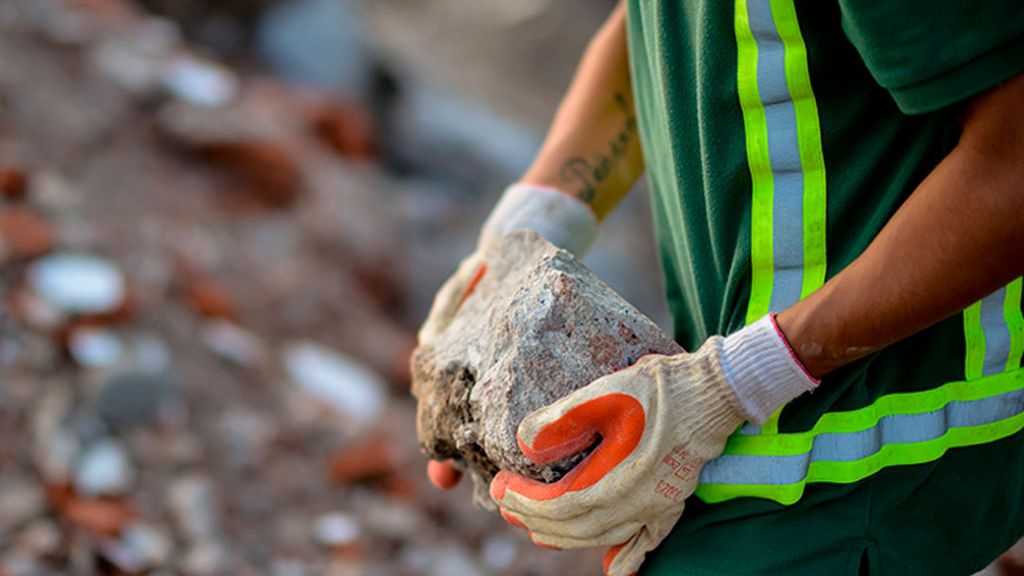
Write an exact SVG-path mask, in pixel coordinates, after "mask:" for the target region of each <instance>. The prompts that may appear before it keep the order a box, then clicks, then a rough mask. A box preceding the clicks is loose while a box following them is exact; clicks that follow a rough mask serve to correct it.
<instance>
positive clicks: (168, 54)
mask: <svg viewBox="0 0 1024 576" xmlns="http://www.w3.org/2000/svg"><path fill="white" fill-rule="evenodd" d="M0 53H2V54H4V58H3V59H0V169H2V170H4V171H5V172H4V174H5V176H4V177H5V178H6V177H8V176H9V175H11V174H13V175H17V176H20V177H23V178H24V179H25V180H26V182H27V183H26V185H25V186H24V187H23V189H22V190H21V191H20V192H19V191H18V190H17V189H19V187H18V186H8V185H7V184H5V185H4V186H6V187H5V188H4V189H5V190H14V192H6V194H7V195H8V196H10V198H9V199H7V200H3V201H0V238H3V246H4V250H3V256H0V265H2V269H0V290H2V296H3V308H2V312H0V574H3V575H4V576H21V575H35V574H46V575H49V574H54V575H56V574H83V575H87V574H160V575H166V574H190V575H191V574H197V575H200V574H275V575H281V576H284V575H289V576H290V575H299V574H331V575H343V574H345V575H347V574H368V575H378V574H381V575H404V574H409V575H415V574H429V575H438V576H440V575H448V574H470V575H472V574H492V573H493V574H499V573H500V574H538V575H544V574H556V573H564V566H565V565H566V563H567V562H568V563H570V564H571V565H574V566H593V567H595V568H596V566H598V563H597V558H596V556H595V555H594V554H589V555H582V556H578V555H574V554H570V553H563V554H554V553H551V552H543V551H540V550H537V549H535V548H533V547H532V546H530V545H529V543H528V541H527V540H526V539H525V538H524V537H523V536H521V535H519V534H517V533H515V532H513V531H511V530H510V529H509V528H508V527H507V526H506V525H505V524H504V523H503V522H502V521H500V519H497V518H495V517H492V516H491V515H488V514H485V513H483V512H481V511H479V510H477V509H475V508H473V507H472V506H471V504H470V494H469V491H468V488H465V487H463V488H461V489H459V490H456V491H454V492H452V493H449V494H442V493H439V492H437V491H435V490H434V489H433V488H432V487H430V486H428V485H427V483H426V479H425V477H424V475H423V473H422V469H423V465H424V460H423V458H422V457H421V456H420V455H419V453H418V451H417V449H416V444H415V439H414V431H413V420H414V418H413V412H414V410H413V404H412V401H411V399H410V398H409V396H408V391H407V385H408V373H407V357H408V353H409V350H410V349H411V346H412V342H413V337H414V328H415V325H416V323H417V322H418V318H419V317H421V316H422V313H423V299H424V296H423V293H425V292H426V293H428V294H429V292H430V291H432V290H433V286H436V282H437V281H438V279H439V278H440V277H443V274H445V272H444V271H443V270H444V269H445V268H446V267H448V266H450V265H451V263H452V262H453V260H454V259H457V257H458V256H457V254H458V252H459V250H464V249H465V246H466V245H467V244H468V243H469V242H471V241H472V240H471V235H472V228H473V227H474V224H473V223H472V222H470V221H468V219H467V218H466V217H465V214H466V209H465V207H464V206H463V205H464V199H462V198H459V197H452V196H451V195H450V194H449V193H448V192H447V191H446V189H445V188H444V187H443V186H438V185H437V184H436V182H435V181H433V180H431V181H419V180H416V179H415V178H413V179H410V178H404V179H401V180H399V179H396V178H395V177H393V176H392V175H390V174H388V173H387V172H386V171H384V170H383V169H382V168H381V164H380V163H379V162H378V161H377V160H376V159H375V158H376V156H375V154H374V152H373V150H374V146H373V144H372V140H373V137H372V130H370V135H369V136H367V134H366V132H365V130H364V128H365V114H364V113H363V112H362V111H361V110H360V108H359V106H358V105H351V104H349V105H345V106H342V105H339V104H338V103H336V102H334V101H333V100H332V99H331V98H330V97H329V96H327V95H325V94H321V93H313V92H310V91H302V92H300V91H297V90H293V89H289V88H285V87H283V86H281V85H279V84H278V83H276V82H274V81H272V80H267V79H261V78H257V77H254V76H251V75H249V74H246V73H243V74H242V75H241V76H240V77H236V80H238V81H239V82H240V84H239V86H238V88H237V90H235V91H234V92H232V96H231V97H230V98H229V99H228V101H227V102H225V103H222V104H223V105H222V106H221V107H219V108H213V109H211V108H208V107H206V106H204V105H201V104H200V103H197V102H196V98H200V99H201V98H203V97H205V96H203V94H206V96H210V94H209V91H210V90H209V86H205V87H204V85H203V82H202V81H197V80H196V79H197V78H198V77H201V76H202V73H199V72H197V69H196V68H195V67H193V68H188V67H187V66H186V68H188V70H187V71H186V73H187V74H191V76H189V78H191V79H192V81H197V82H198V83H199V84H200V88H198V90H199V92H200V95H199V96H196V95H195V94H194V93H193V94H190V93H188V91H187V90H186V91H185V92H182V91H181V90H178V91H175V90H174V89H171V88H168V87H167V86H166V85H165V84H166V77H165V76H166V69H165V68H164V66H165V65H166V63H167V62H168V61H170V60H173V59H174V58H176V57H179V56H182V55H184V54H194V50H193V49H192V47H190V46H189V45H187V44H181V43H180V42H179V41H178V40H176V39H175V38H174V35H173V34H170V38H168V34H167V28H166V26H165V25H163V24H160V25H154V23H153V22H152V21H145V20H143V19H141V17H140V16H139V15H138V14H136V13H135V12H133V11H132V10H130V9H127V7H126V6H124V5H122V4H121V3H120V2H116V1H113V0H110V1H90V2H58V1H45V2H39V1H36V0H11V1H9V2H5V3H4V4H3V5H2V6H0ZM200 61H202V60H200ZM219 73H223V74H226V76H227V77H228V78H232V77H234V76H233V75H232V73H230V71H223V70H221V71H220V72H219ZM153 76H156V77H159V78H158V79H157V80H154V78H153ZM193 88H194V87H193ZM204 90H205V92H204ZM214 92H216V90H214ZM229 92H230V91H229ZM325 110H326V112H325ZM325 115H326V117H328V118H329V119H330V120H331V121H333V122H335V123H334V124H332V123H331V122H327V123H326V126H327V128H324V126H325V124H324V122H325V121H324V120H323V118H324V117H325ZM239 126H241V127H242V128H239ZM332 126H334V130H333V131H332V129H331V127H332ZM338 126H341V128H339V127H338ZM335 132H343V133H345V134H347V135H346V136H338V135H337V134H336V133H335ZM325 134H326V136H325ZM318 135H319V136H318ZM339 142H340V143H339ZM481 209H482V208H480V207H477V208H475V209H474V212H473V213H478V212H479V211H480V210H481ZM67 251H70V252H74V253H78V254H89V255H93V256H98V257H101V258H103V259H105V261H106V262H108V263H110V264H112V265H113V266H115V267H116V268H117V270H119V272H120V274H122V275H123V278H124V280H125V286H126V290H127V296H126V298H124V299H123V301H120V302H119V303H118V305H117V307H116V309H114V310H111V311H109V313H108V312H104V313H103V314H83V313H75V312H71V311H67V310H60V309H59V306H55V305H54V302H52V301H50V300H48V299H47V298H48V296H47V294H46V293H45V290H41V289H40V288H39V286H38V285H36V284H33V282H32V281H31V270H33V266H35V265H37V264H38V263H40V262H42V261H44V260H43V259H44V258H46V256H47V255H48V254H49V255H52V254H54V253H58V252H67ZM431 255H434V256H433V258H434V260H432V261H431V260H429V259H430V258H431ZM421 272H422V274H421ZM225 333H228V334H229V335H232V336H228V337H225V336H224V334H225ZM89 338H92V340H90V339H89ZM96 338H99V341H100V342H101V343H104V344H103V346H101V350H103V351H105V352H110V349H109V346H111V345H112V344H111V342H113V343H115V344H116V347H117V350H116V353H111V354H113V356H111V355H109V354H108V355H104V354H103V353H101V354H100V356H99V357H97V356H95V355H90V353H89V352H88V351H87V350H86V351H83V350H82V349H80V348H76V346H77V344H75V343H79V344H80V343H82V342H86V341H90V342H96V341H97V340H96ZM303 342H315V343H316V344H317V345H318V346H320V347H323V348H326V349H329V350H331V351H333V354H335V356H332V357H331V358H332V361H333V362H335V363H336V364H341V365H342V366H343V367H347V368H351V367H352V366H361V367H363V368H364V369H365V370H367V371H369V374H370V376H364V375H362V374H361V373H355V374H351V373H346V372H344V371H342V372H339V369H338V367H337V366H336V365H334V366H332V367H329V368H328V369H327V373H328V375H327V380H328V382H327V383H326V384H325V385H326V386H328V387H330V386H332V385H333V386H340V387H342V388H344V387H347V386H355V385H356V383H355V382H352V381H349V380H346V378H349V379H352V380H355V381H358V384H359V386H362V387H363V388H365V389H367V390H369V391H370V392H368V393H370V395H371V397H375V396H374V395H378V396H380V397H382V398H384V399H385V403H384V404H383V405H382V406H381V405H377V404H373V403H372V402H371V403H370V404H367V403H366V402H364V401H362V400H360V399H359V398H355V399H353V398H352V397H350V396H349V397H342V398H340V399H339V398H334V399H333V400H331V399H330V398H327V399H325V398H324V397H323V396H317V394H316V393H314V392H310V390H309V385H307V386H305V387H303V386H302V384H303V382H302V380H303V377H302V375H301V374H299V375H297V374H296V372H295V370H294V367H293V366H290V365H289V363H288V362H289V360H288V359H289V355H288V353H289V351H295V350H296V349H298V348H300V347H301V345H302V343H303ZM104 346H107V348H104ZM307 360H308V358H307ZM307 364H308V362H307ZM307 368H308V366H307ZM321 374H322V373H321ZM126 379H127V380H126ZM126 386H127V387H128V389H129V390H130V391H131V393H127V394H126V393H124V392H125V390H126V388H125V387H126ZM364 400H365V399H364ZM111 446H112V448H111ZM96 461H99V462H102V463H103V464H104V466H100V467H99V469H100V473H97V468H96V466H95V465H94V464H92V463H93V462H96Z"/></svg>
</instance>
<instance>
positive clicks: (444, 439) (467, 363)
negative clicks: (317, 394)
mask: <svg viewBox="0 0 1024 576" xmlns="http://www.w3.org/2000/svg"><path fill="white" fill-rule="evenodd" d="M486 258H487V269H486V272H485V273H484V275H483V277H482V278H481V280H480V282H479V284H477V286H476V288H475V289H474V290H473V291H472V293H471V294H470V296H469V297H468V298H467V299H466V301H465V302H464V303H463V305H462V306H461V308H460V309H459V310H458V313H457V315H456V317H455V319H454V320H453V321H452V323H451V324H450V325H449V327H448V328H447V329H446V330H445V331H444V332H443V333H442V334H440V335H439V336H438V337H437V338H435V339H434V340H433V341H431V342H427V343H423V344H421V345H420V347H419V348H418V349H417V350H416V352H415V353H414V355H413V361H412V364H413V394H414V395H415V396H416V398H417V399H418V401H419V405H418V412H417V429H418V432H419V437H420V442H421V444H422V446H423V448H424V449H425V451H426V452H427V454H428V455H429V456H431V457H432V458H436V459H448V458H451V459H454V460H455V461H456V462H457V464H458V465H459V466H460V467H462V468H464V469H468V470H469V471H470V472H471V475H472V477H473V480H474V483H475V485H476V488H477V491H476V493H477V496H478V497H477V500H478V502H480V503H481V504H483V505H485V506H487V505H489V504H490V503H489V499H488V498H486V497H483V498H481V496H482V495H485V494H486V493H487V492H486V487H487V484H488V483H489V482H490V480H491V478H492V477H493V476H494V474H496V473H497V471H498V470H499V469H505V470H513V471H516V472H519V473H522V474H525V475H527V476H530V477H533V478H536V479H538V480H544V481H548V482H550V481H554V480H557V479H558V478H560V477H561V476H562V475H563V474H565V473H566V472H567V471H568V470H570V469H571V468H572V466H574V465H575V464H576V463H577V462H578V461H579V460H580V459H581V458H582V457H583V455H577V456H574V457H572V458H569V459H567V460H563V461H559V462H556V463H554V464H552V465H547V466H538V465H535V464H533V463H531V462H530V461H529V460H527V459H526V458H525V457H524V456H523V454H522V452H521V451H520V449H519V446H518V443H517V441H516V429H517V427H518V426H519V423H520V421H521V420H522V419H523V418H524V417H525V416H526V415H527V414H529V413H530V412H532V411H533V410H536V409H537V408H540V407H542V406H545V405H547V404H550V403H551V402H553V401H555V400H557V399H558V398H561V397H562V396H565V395H566V394H568V393H570V392H572V391H573V390H576V389H578V388H581V387H583V386H585V385H586V384H588V383H589V382H591V381H593V380H594V379H596V378H599V377H601V376H603V375H605V374H609V373H611V372H614V371H616V370H620V369H622V368H625V367H627V366H629V365H631V364H633V363H634V362H636V360H637V359H639V358H640V357H641V356H644V355H645V354H651V353H661V354H673V353H678V352H681V351H682V348H681V347H680V346H679V345H678V344H676V343H675V342H674V341H673V340H672V339H671V338H670V337H669V336H668V335H667V334H665V333H664V332H663V331H662V330H661V329H660V328H659V327H658V326H657V325H656V324H655V323H654V322H653V321H651V320H650V319H648V318H647V317H646V316H644V315H643V314H641V313H640V312H639V311H638V310H637V309H636V308H634V307H633V306H632V305H630V304H629V303H628V302H626V301H625V300H624V299H622V297H620V296H619V295H618V294H616V293H615V291H613V290H612V289H611V288H609V287H608V286H607V285H606V284H605V283H604V282H603V281H601V279H599V278H598V277H597V276H595V275H594V274H593V273H592V272H590V271H589V270H588V269H587V268H586V267H585V266H583V265H582V264H581V263H580V262H579V261H577V260H576V259H575V258H574V257H573V256H572V255H571V254H569V253H568V252H565V251H564V250H560V249H558V248H557V247H555V246H553V245H551V244H550V243H548V242H547V241H545V240H544V239H543V238H541V237H540V236H538V235H537V234H536V233H533V232H528V231H523V232H516V233H513V234H511V235H509V236H507V237H505V238H504V239H502V240H498V241H496V242H494V243H493V244H492V245H490V246H489V247H487V256H486Z"/></svg>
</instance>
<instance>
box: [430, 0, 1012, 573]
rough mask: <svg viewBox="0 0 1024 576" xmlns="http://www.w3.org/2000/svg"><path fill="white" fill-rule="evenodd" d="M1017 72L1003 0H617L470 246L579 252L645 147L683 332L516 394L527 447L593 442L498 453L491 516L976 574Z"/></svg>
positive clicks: (610, 538) (1007, 246) (812, 564)
mask: <svg viewBox="0 0 1024 576" xmlns="http://www.w3.org/2000/svg"><path fill="white" fill-rule="evenodd" d="M1022 72H1024V7H1022V6H1021V4H1020V3H1019V2H1017V1H1013V0H991V1H989V2H981V3H977V2H968V1H967V0H943V1H940V2H932V1H926V0H910V1H906V2H868V1H866V0H840V1H839V2H828V1H811V0H734V1H732V2H724V1H723V2H719V1H711V0H692V1H687V2H683V1H669V0H629V1H627V2H624V3H623V4H622V5H619V6H618V7H617V8H616V9H615V10H614V12H613V13H612V15H611V16H610V18H609V19H608V21H607V22H606V23H605V24H604V26H603V27H602V28H601V29H600V31H599V32H598V33H597V34H596V36H595V37H594V38H593V40H592V41H591V43H590V45H589V47H588V48H587V50H586V53H585V55H584V57H583V59H582V61H581V63H580V66H579V68H578V71H577V73H576V76H575V78H574V80H573V82H572V85H571V87H570V88H569V90H568V93H567V94H566V96H565V98H564V100H563V102H562V104H561V106H560V108H559V110H558V112H557V114H556V116H555V118H554V121H553V124H552V126H551V129H550V132H549V134H548V136H547V139H546V141H545V142H544V144H543V146H542V148H541V150H540V152H539V154H538V156H537V158H536V160H535V161H534V163H533V164H532V166H531V167H530V168H529V169H528V171H527V172H526V173H525V174H523V176H522V178H521V179H520V180H519V181H518V182H517V183H515V184H514V185H512V186H511V187H509V188H508V189H507V190H506V191H505V193H504V195H503V197H502V198H501V200H500V201H499V203H498V205H497V206H496V207H495V209H494V211H493V212H492V214H491V216H490V217H489V218H488V220H487V222H486V223H485V225H484V227H483V230H482V232H481V245H482V244H484V243H486V241H487V239H488V238H490V237H493V236H499V235H501V234H503V233H505V232H508V231H510V230H515V229H520V228H527V229H533V230H536V231H537V232H539V233H540V234H541V235H543V236H544V237H546V238H547V239H548V240H550V241H551V242H553V243H555V244H557V245H559V246H561V247H563V248H565V249H567V250H570V251H572V252H574V253H575V254H577V255H582V254H583V253H584V251H585V250H586V249H587V247H589V246H590V244H591V242H592V241H593V239H594V236H595V235H596V233H597V230H598V223H599V221H601V220H602V219H603V218H604V217H605V216H606V215H607V214H608V212H609V211H610V210H611V209H612V208H613V207H614V206H615V204H616V203H617V202H618V201H619V200H620V199H621V198H622V197H623V196H624V195H625V194H626V192H627V191H628V190H629V189H630V188H631V187H632V186H633V184H634V182H635V181H636V180H637V179H638V178H639V177H640V176H641V173H642V172H643V171H644V170H645V169H646V173H647V179H648V183H649V186H650V190H651V193H652V197H653V201H652V204H653V212H654V218H655V228H656V234H657V245H658V249H659V251H660V256H661V264H662V267H663V272H664V282H665V292H666V295H667V298H668V303H669V307H670V310H671V312H672V315H673V319H674V323H675V332H674V337H675V339H676V340H677V341H678V342H679V343H680V344H682V345H683V347H684V348H685V349H686V350H688V351H689V352H686V353H681V354H678V355H651V356H646V357H644V358H642V359H640V360H639V361H638V362H637V363H636V364H635V365H633V366H631V367H629V368H626V369H624V370H621V371H619V372H616V373H613V374H611V375H608V376H606V377H603V378H600V379H598V380H596V381H594V382H592V383H589V384H587V385H585V386H584V387H582V388H581V389H579V390H577V391H576V392H574V393H572V394H570V395H569V396H567V397H565V398H563V399H561V400H559V401H557V402H555V403H554V404H552V405H550V406H547V407H544V408H542V409H540V410H538V411H536V412H534V413H532V414H530V415H529V416H527V418H526V419H524V420H523V422H522V423H521V425H520V426H519V429H518V430H519V441H520V445H521V447H522V449H523V452H524V454H525V455H526V456H527V457H529V458H531V459H534V460H535V461H539V462H546V461H551V460H553V459H557V458H561V457H564V456H567V455H569V454H572V453H574V452H578V451H580V450H581V449H583V448H585V447H587V446H589V445H590V443H591V442H592V441H594V440H595V439H600V443H599V444H598V445H597V448H596V449H595V450H594V452H593V453H592V454H591V455H590V456H588V457H587V458H586V459H585V460H584V461H583V462H582V463H581V464H579V465H578V466H577V467H576V468H575V469H574V470H572V471H571V472H570V473H569V474H568V475H566V476H565V477H564V478H562V479H561V480H559V481H558V482H554V483H551V484H544V483H541V482H537V481H534V480H530V479H528V478H524V477H521V476H517V475H515V474H512V473H510V472H507V471H502V472H500V473H499V474H498V475H497V476H496V477H495V479H494V480H493V482H492V484H491V487H490V488H491V491H490V492H491V497H492V498H493V499H494V502H495V503H496V504H497V506H498V507H499V509H500V511H501V513H502V515H503V516H504V517H505V519H506V520H508V521H509V522H510V523H512V524H514V525H516V526H519V527H522V528H524V529H526V530H527V531H528V532H529V534H530V536H531V538H532V539H533V541H534V542H535V543H537V544H539V545H542V546H546V547H554V548H563V549H566V548H581V547H590V546H601V547H608V552H607V553H606V555H605V557H604V559H605V561H604V564H605V565H604V569H605V571H606V572H607V573H608V574H612V575H616V576H625V575H627V574H632V573H634V572H637V571H638V570H639V572H640V573H641V574H645V575H651V576H668V575H676V574H686V575H690V576H700V575H716V576H721V575H814V576H821V575H836V576H840V575H857V574H870V575H897V574H898V575H901V576H904V575H914V574H928V575H943V574H952V575H962V574H971V573H973V572H974V571H977V570H980V569H982V568H983V567H984V566H985V565H986V564H987V563H989V562H990V561H991V560H992V559H993V558H995V557H996V556H998V554H999V553H1000V552H1001V551H1003V550H1005V549H1007V548H1008V547H1010V546H1011V545H1012V544H1013V543H1014V542H1015V541H1016V540H1017V539H1018V538H1020V537H1021V535H1022V533H1024V432H1022V428H1024V370H1022V369H1021V358H1022V355H1024V319H1022V312H1021V291H1022V280H1021V276H1022V275H1024V75H1022ZM641 151H642V152H641ZM485 258H486V255H485V254H484V252H483V251H482V250H478V252H477V253H476V254H474V255H472V256H470V257H469V258H467V259H466V261H465V262H464V263H463V264H462V265H461V266H460V268H459V269H458V271H457V272H456V273H455V275H454V276H453V277H451V278H450V279H449V281H448V282H447V283H446V284H445V285H444V286H443V287H442V289H441V291H440V293H439V294H438V296H437V298H436V300H435V304H434V307H433V309H432V310H431V314H430V316H429V317H428V319H427V322H426V323H425V324H424V326H423V327H422V329H421V333H420V337H421V339H423V340H430V339H431V338H433V336H434V335H436V334H437V333H438V332H439V331H442V330H443V329H444V327H445V326H446V324H447V323H448V322H449V321H450V319H451V316H452V314H454V312H455V310H456V308H457V307H458V303H459V301H460V300H461V297H462V295H463V294H464V292H465V290H466V287H467V285H468V283H469V282H470V281H471V279H472V277H473V275H474V273H475V271H476V270H478V269H479V267H480V265H481V264H482V263H484V261H485ZM430 473H431V475H432V477H433V478H434V479H435V480H437V481H438V482H439V483H441V484H446V485H450V484H451V483H452V482H453V481H454V480H455V475H456V474H455V469H454V468H452V467H451V463H440V462H434V463H431V464H430ZM595 569H596V568H595ZM586 572H587V573H589V571H586Z"/></svg>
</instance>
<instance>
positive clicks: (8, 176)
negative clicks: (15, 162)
mask: <svg viewBox="0 0 1024 576" xmlns="http://www.w3.org/2000/svg"><path fill="white" fill-rule="evenodd" d="M27 193H28V176H27V175H26V174H25V172H23V171H21V170H16V169H12V168H5V169H0V198H5V199H7V200H21V199H23V198H24V197H25V195H26V194H27Z"/></svg>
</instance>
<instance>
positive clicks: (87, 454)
mask: <svg viewBox="0 0 1024 576" xmlns="http://www.w3.org/2000/svg"><path fill="white" fill-rule="evenodd" d="M74 483H75V490H76V491H77V492H78V494H80V495H82V496H85V497H96V496H116V495H120V494H124V493H126V492H128V490H130V489H131V487H132V485H133V484H134V483H135V469H134V468H133V467H132V464H131V462H130V461H129V459H128V452H127V450H126V449H125V448H124V445H122V444H121V443H120V442H119V441H117V440H109V439H107V440H100V441H98V442H96V443H94V444H92V445H91V446H89V447H87V448H86V450H85V451H84V452H83V453H82V456H81V457H80V458H79V459H78V463H77V465H76V466H75V481H74Z"/></svg>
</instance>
